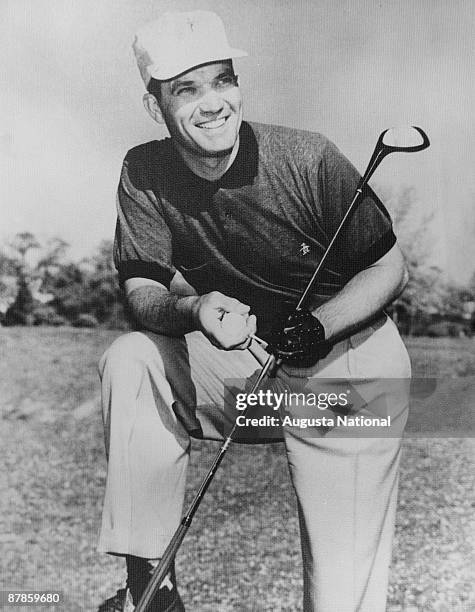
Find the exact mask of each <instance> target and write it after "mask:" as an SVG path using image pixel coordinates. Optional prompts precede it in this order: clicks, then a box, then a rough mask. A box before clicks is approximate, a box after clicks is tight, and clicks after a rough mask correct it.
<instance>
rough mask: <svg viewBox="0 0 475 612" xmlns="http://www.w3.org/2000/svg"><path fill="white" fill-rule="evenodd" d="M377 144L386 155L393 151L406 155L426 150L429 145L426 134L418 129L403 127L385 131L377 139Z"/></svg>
mask: <svg viewBox="0 0 475 612" xmlns="http://www.w3.org/2000/svg"><path fill="white" fill-rule="evenodd" d="M378 144H379V145H380V146H381V147H383V148H384V150H385V154H386V155H387V154H388V153H393V152H395V151H404V152H406V153H414V152H416V151H422V150H423V149H427V147H428V146H429V144H430V143H429V138H428V137H427V134H426V133H425V132H424V130H422V129H421V128H420V127H415V126H404V127H393V128H389V129H388V130H385V131H384V132H383V133H382V134H381V136H380V137H379V140H378ZM376 148H378V146H377V147H376Z"/></svg>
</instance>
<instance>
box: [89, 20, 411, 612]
mask: <svg viewBox="0 0 475 612" xmlns="http://www.w3.org/2000/svg"><path fill="white" fill-rule="evenodd" d="M134 50H135V54H136V58H137V62H138V66H139V69H140V72H141V75H142V78H143V80H144V83H145V85H146V88H147V93H146V94H145V95H144V104H145V108H146V110H147V112H148V113H149V115H150V116H151V117H152V119H154V120H155V121H156V122H158V123H165V125H166V127H167V128H168V130H169V132H170V137H171V138H167V139H164V140H161V141H152V142H149V143H147V144H144V145H141V146H139V147H136V148H135V149H132V150H131V151H129V153H128V154H127V156H126V159H125V161H124V166H123V170H122V175H121V180H120V185H119V192H118V221H117V229H116V238H115V261H116V265H117V268H118V271H119V277H120V281H121V283H122V285H123V287H124V290H125V293H126V296H127V302H128V305H129V308H130V311H131V313H132V314H133V316H134V318H135V320H136V321H137V322H138V324H139V327H140V329H141V331H137V332H133V333H130V334H126V335H125V336H122V337H121V338H119V339H118V340H116V341H115V342H114V344H113V345H112V346H111V347H110V348H109V350H108V351H106V353H105V354H104V356H103V358H102V360H101V363H100V371H101V377H102V384H103V396H102V399H103V415H104V423H105V431H106V446H107V451H108V474H107V485H106V493H105V501H104V510H103V521H102V529H101V537H100V544H99V549H100V550H101V551H104V552H108V553H112V554H115V555H122V556H124V557H125V558H126V563H127V571H128V580H127V589H122V590H120V591H119V592H118V593H117V595H116V596H114V597H113V598H111V599H109V600H107V602H105V603H104V604H102V606H101V607H100V610H102V611H107V610H122V609H126V608H125V606H126V605H128V604H127V601H129V603H130V600H132V601H133V603H134V604H137V602H138V600H139V598H140V595H141V593H142V592H143V590H144V588H145V585H146V583H147V581H148V579H149V578H150V574H151V572H152V570H153V567H154V566H155V565H156V564H157V562H158V560H159V559H160V557H161V555H162V554H163V551H164V549H165V548H166V546H167V544H168V543H169V540H170V538H171V537H172V535H173V533H174V531H175V529H176V527H177V526H178V523H179V519H180V517H181V512H182V504H183V496H184V488H185V477H186V468H187V463H188V456H189V448H190V434H191V435H193V436H195V437H204V438H206V439H220V438H221V437H222V435H223V432H224V431H225V430H226V429H228V428H229V427H230V426H231V425H232V421H233V417H235V416H236V414H235V411H234V414H233V413H232V411H231V412H230V411H229V410H225V409H224V407H225V400H224V380H225V379H230V378H233V379H236V378H242V379H249V377H250V376H252V375H253V374H255V372H256V370H257V369H258V363H257V361H256V359H255V357H254V356H253V355H256V354H257V356H258V357H259V359H261V360H262V357H263V356H265V353H264V351H263V349H262V348H259V347H256V346H255V345H254V344H255V343H254V342H253V343H252V345H251V346H250V343H251V336H252V335H254V334H255V332H256V330H257V333H258V334H259V336H260V337H262V338H264V339H265V340H266V341H267V342H269V343H270V345H269V350H271V351H273V352H274V353H275V354H276V355H277V356H278V357H279V358H280V359H282V361H283V363H282V365H281V367H280V368H279V369H278V370H277V372H276V374H275V378H274V380H273V382H271V383H270V384H272V385H273V388H274V389H278V390H280V392H281V393H284V392H286V391H289V390H290V391H291V390H295V389H299V390H301V389H302V388H306V389H307V390H308V389H309V388H315V384H316V383H317V381H318V384H320V382H322V381H323V380H324V381H325V384H326V387H325V388H328V385H330V388H331V389H332V390H335V391H337V390H338V389H337V388H338V383H337V382H336V381H335V379H345V380H348V379H365V381H366V382H365V381H364V382H363V383H362V384H361V385H360V386H358V385H357V382H355V388H357V389H358V390H359V393H360V395H361V397H364V402H365V408H364V409H363V412H364V411H365V410H370V412H371V410H373V409H374V406H375V405H376V404H377V405H378V406H379V404H378V402H379V401H380V399H381V397H383V399H384V401H383V404H384V407H385V409H386V410H387V411H388V413H389V414H390V415H391V416H392V418H393V420H394V421H397V422H398V423H400V425H401V426H403V424H404V421H405V418H406V414H407V397H406V394H405V393H404V392H401V390H400V388H398V389H397V390H396V391H393V390H391V388H390V387H391V386H390V385H389V386H388V385H387V384H383V385H380V384H378V382H377V381H378V380H381V379H388V378H394V379H398V378H400V379H404V378H405V379H407V378H408V377H409V376H410V366H409V361H408V356H407V353H406V351H405V348H404V346H403V344H402V342H401V340H400V338H399V335H398V333H397V331H396V329H395V327H394V325H393V324H392V322H391V321H390V320H389V319H388V318H387V317H386V316H385V315H384V314H383V312H382V311H383V308H384V307H385V306H386V305H387V304H388V303H389V302H390V301H391V300H393V299H394V298H395V296H397V295H398V294H399V292H400V291H401V290H402V288H403V287H404V285H405V282H406V272H405V267H404V262H403V257H402V255H401V253H400V251H399V248H398V246H397V244H396V239H395V237H394V234H393V232H392V229H391V222H390V219H389V216H388V214H387V212H386V211H385V209H384V207H383V205H382V204H381V203H380V202H379V201H378V199H377V197H376V196H375V195H374V193H373V192H372V191H371V190H368V192H367V194H366V197H365V199H364V200H363V202H362V203H361V205H360V206H359V207H358V209H357V211H356V212H355V214H354V215H353V216H352V218H351V219H350V221H349V224H348V227H347V229H346V230H345V231H344V233H343V235H342V236H341V240H339V242H338V245H337V247H336V248H335V252H334V255H333V256H332V257H331V258H330V261H329V263H328V266H327V268H326V269H325V272H324V274H323V275H322V277H321V279H320V282H319V285H318V288H317V289H316V290H315V292H314V294H313V295H312V302H311V304H310V308H308V309H306V310H303V311H300V312H298V313H297V314H293V313H294V310H295V305H296V303H297V301H298V297H299V296H300V294H301V292H302V291H303V289H304V288H305V286H306V284H307V283H308V280H309V279H310V277H311V275H312V272H313V270H314V269H315V267H316V265H317V263H318V261H319V260H320V259H321V257H322V255H323V253H324V251H325V249H326V247H327V246H328V243H329V241H330V240H331V238H332V236H333V234H334V232H335V230H336V228H337V226H338V224H339V222H340V220H341V218H342V216H343V214H344V212H345V209H346V207H347V206H348V204H349V202H350V201H351V199H352V196H353V194H354V191H355V189H356V185H357V182H358V179H359V176H358V173H357V172H356V170H355V169H354V168H353V167H352V166H351V164H350V163H349V162H348V161H347V160H346V159H345V158H344V157H343V156H342V155H341V153H340V152H339V151H338V149H337V148H336V147H335V146H334V145H333V144H332V143H331V142H330V141H328V139H326V138H325V137H324V136H322V135H319V134H311V133H309V132H303V131H298V130H292V129H289V128H281V127H276V126H266V125H261V124H255V123H247V122H245V121H243V117H242V114H243V113H242V101H241V94H240V90H239V86H238V80H237V76H236V75H235V73H234V68H233V63H232V59H233V58H238V57H243V56H244V55H246V54H245V53H244V52H243V51H240V50H239V49H234V48H231V47H230V46H229V43H228V40H227V37H226V34H225V31H224V26H223V24H222V22H221V20H220V19H219V18H218V17H217V16H216V15H215V14H213V13H209V12H205V11H195V12H191V13H167V14H165V15H164V16H163V17H162V18H161V19H159V20H158V21H155V22H153V23H151V24H148V25H147V26H145V27H144V28H143V29H142V30H141V31H140V32H139V33H138V34H137V37H136V40H135V43H134ZM289 85H290V76H289V82H288V83H287V86H289ZM229 313H234V315H240V316H241V317H242V325H226V324H225V323H224V322H225V320H226V317H225V316H224V315H226V314H229ZM284 327H285V332H280V331H279V330H281V329H282V328H284ZM185 334H186V336H185ZM248 348H249V349H251V351H252V352H251V351H249V350H247V349H248ZM259 350H260V351H261V355H258V353H259ZM262 353H264V355H262ZM368 380H371V381H373V383H372V385H370V386H368V384H367V381H368ZM332 381H335V382H333V383H332ZM307 383H308V385H310V386H308V385H307ZM312 384H313V387H312ZM318 384H317V387H316V388H318ZM306 385H307V386H306ZM332 385H333V387H332ZM368 406H371V409H368ZM287 410H289V411H290V413H291V414H292V413H293V414H296V410H295V408H294V407H292V406H290V407H288V408H287ZM376 410H378V408H377V407H376ZM315 411H316V410H315ZM315 411H314V412H315ZM297 412H298V411H297ZM279 432H280V430H279ZM268 433H269V432H268V431H267V430H265V429H264V430H261V429H260V428H254V429H253V430H252V431H251V434H250V435H251V436H252V437H253V438H255V440H256V441H259V440H261V441H262V440H264V439H265V438H267V437H268ZM281 434H282V436H283V439H284V441H285V444H286V450H287V456H288V460H289V467H290V473H291V478H292V483H293V485H294V488H295V491H296V495H297V498H298V507H299V517H300V525H301V542H302V552H303V564H304V601H303V609H304V610H305V611H306V612H311V611H314V610H318V611H319V612H330V611H331V612H335V611H338V612H350V611H355V610H360V611H362V612H378V611H382V610H384V609H385V601H386V586H387V576H388V565H389V559H390V553H391V536H392V530H393V525H394V514H395V505H396V491H397V474H398V463H399V453H400V440H399V439H397V438H394V437H384V438H374V437H361V436H360V437H357V436H354V435H352V432H350V431H349V428H347V427H345V426H341V427H330V428H328V429H322V428H318V427H315V428H313V430H312V431H311V434H310V436H309V435H308V432H306V431H305V430H303V429H302V430H301V429H299V428H298V427H287V426H285V427H283V429H282V432H281ZM246 435H247V436H248V435H249V432H247V434H246ZM258 606H259V604H258V602H256V609H259V608H258ZM151 609H153V610H156V611H161V612H163V611H166V612H177V611H180V610H184V606H183V603H182V600H181V598H180V596H179V595H178V592H177V588H176V582H175V574H174V569H172V571H171V572H170V574H169V576H168V577H167V580H166V581H165V582H164V583H163V584H162V586H161V588H160V589H159V592H158V594H157V596H156V598H155V600H154V602H153V605H152V608H151Z"/></svg>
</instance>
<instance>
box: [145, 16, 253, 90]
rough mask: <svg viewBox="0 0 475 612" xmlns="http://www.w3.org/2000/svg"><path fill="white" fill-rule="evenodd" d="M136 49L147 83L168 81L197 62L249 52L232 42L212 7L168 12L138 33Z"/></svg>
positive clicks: (196, 64)
mask: <svg viewBox="0 0 475 612" xmlns="http://www.w3.org/2000/svg"><path fill="white" fill-rule="evenodd" d="M133 49H134V53H135V57H136V60H137V65H138V68H139V70H140V74H141V75H142V79H143V81H144V83H145V86H147V85H148V83H149V81H150V79H151V78H152V77H153V78H154V79H158V80H160V81H165V80H167V79H171V78H173V77H175V76H177V75H179V74H181V73H182V72H186V71H187V70H190V69H191V68H193V67H194V66H199V65H201V64H206V63H207V62H213V61H220V60H224V59H230V58H235V57H245V56H246V55H247V53H246V52H245V51H242V50H241V49H234V48H232V47H230V46H229V43H228V39H227V37H226V32H225V30H224V24H223V22H222V21H221V19H220V17H218V15H216V13H212V12H211V11H191V12H186V13H164V14H163V15H162V17H160V19H157V20H156V21H152V22H150V23H148V24H146V25H145V26H143V27H142V28H141V29H140V30H139V31H138V32H137V34H136V36H135V40H134V43H133Z"/></svg>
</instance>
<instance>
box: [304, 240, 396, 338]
mask: <svg viewBox="0 0 475 612" xmlns="http://www.w3.org/2000/svg"><path fill="white" fill-rule="evenodd" d="M407 280H408V273H407V269H406V266H405V263H404V257H403V255H402V253H401V250H400V249H399V247H398V245H397V244H395V245H394V246H393V247H392V248H391V250H390V251H388V252H387V253H386V254H385V255H384V256H383V257H381V259H379V260H378V261H376V262H375V263H374V264H372V265H371V266H369V267H368V268H366V269H364V270H362V271H361V272H359V273H358V274H356V275H355V276H354V277H353V278H352V279H351V280H350V281H349V282H348V283H347V284H346V285H345V287H343V289H342V290H341V291H339V292H338V293H337V294H336V295H334V296H333V297H332V298H330V299H329V300H328V302H326V303H325V304H323V305H322V306H319V307H318V308H316V309H315V310H314V311H313V312H312V314H314V315H315V316H316V317H317V318H318V319H319V320H320V321H321V322H322V324H323V327H324V328H325V336H326V338H327V339H332V340H334V339H336V338H338V337H340V336H343V335H347V334H348V333H351V332H352V331H353V330H354V329H356V328H358V327H359V326H361V324H362V323H364V322H365V321H367V320H369V319H371V318H372V317H373V316H374V315H375V314H376V313H377V312H379V311H380V310H382V309H383V308H384V307H385V306H387V305H388V304H389V303H390V302H391V301H392V300H394V299H395V298H396V297H397V296H398V295H399V294H400V293H401V291H402V290H403V289H404V287H405V286H406V283H407Z"/></svg>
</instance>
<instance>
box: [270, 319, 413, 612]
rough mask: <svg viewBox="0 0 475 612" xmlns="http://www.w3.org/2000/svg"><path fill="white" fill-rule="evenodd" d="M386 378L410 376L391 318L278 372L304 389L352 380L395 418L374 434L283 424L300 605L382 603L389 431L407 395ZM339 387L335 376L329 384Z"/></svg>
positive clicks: (323, 611) (393, 474)
mask: <svg viewBox="0 0 475 612" xmlns="http://www.w3.org/2000/svg"><path fill="white" fill-rule="evenodd" d="M389 364H391V368H389V367H388V365H389ZM365 375H366V377H367V378H370V379H372V381H371V382H370V383H369V384H368V382H366V381H365V382H361V381H360V382H358V381H356V380H355V379H356V378H359V377H361V378H364V377H365ZM391 375H392V376H393V377H400V378H401V380H402V379H404V380H407V379H408V378H409V376H410V368H409V364H408V360H407V353H406V352H405V349H404V347H403V346H402V343H401V342H400V340H399V339H398V338H397V337H395V336H394V330H393V329H392V327H391V324H390V325H389V326H388V327H386V326H385V327H384V329H383V328H381V329H379V330H377V331H376V332H374V333H371V331H370V333H369V335H368V337H365V336H364V335H360V336H358V337H354V338H353V339H350V340H348V341H344V342H342V343H339V344H338V345H336V346H335V348H334V349H333V351H332V353H331V354H330V355H329V356H328V358H327V359H326V360H323V361H322V362H321V363H319V364H318V365H317V367H316V368H315V369H314V370H313V371H310V370H309V371H307V372H303V371H299V372H297V371H292V370H291V369H288V368H287V369H286V368H285V367H284V368H283V370H282V373H281V377H282V378H283V380H284V383H285V384H286V385H287V386H288V387H293V388H295V387H298V388H302V385H305V384H307V383H305V380H307V381H309V383H308V384H309V385H310V388H312V389H318V385H317V379H318V380H320V381H321V382H320V384H321V383H323V381H325V388H326V389H327V390H328V385H329V384H330V385H331V384H332V383H331V379H334V378H341V379H345V378H347V379H353V380H352V386H353V388H354V389H356V390H358V389H359V390H360V391H361V390H363V391H364V393H365V399H366V400H368V401H372V402H373V403H375V402H383V412H385V411H386V410H387V411H388V412H389V414H391V415H392V418H393V419H394V423H395V428H394V429H393V430H392V431H391V432H388V436H387V437H384V438H375V437H373V438H371V437H361V434H360V436H359V437H358V436H357V434H355V433H354V432H352V431H351V430H349V429H347V430H346V431H344V430H341V429H340V431H338V432H337V431H336V430H331V431H328V432H324V431H314V432H311V433H309V432H308V430H299V429H298V428H292V429H290V428H285V430H284V434H285V442H286V448H287V455H288V462H289V468H290V474H291V478H292V483H293V486H294V488H295V491H296V494H297V498H298V508H299V519H300V529H301V541H302V553H303V561H304V611H305V612H316V611H318V612H356V611H358V612H384V610H385V609H386V594H387V583H388V573H389V563H390V558H391V543H392V536H393V529H394V520H395V511H396V501H397V485H398V467H399V458H400V439H399V437H398V435H400V434H401V433H402V430H403V428H404V424H405V421H406V418H407V402H408V397H407V387H408V384H407V385H406V384H402V383H399V382H395V383H394V384H390V383H389V382H388V380H386V381H385V380H384V379H383V376H386V377H388V379H389V378H390V377H391ZM298 377H300V379H299V378H298ZM395 380H396V379H395ZM342 390H345V389H342V388H341V383H336V382H335V388H334V389H333V391H334V392H336V393H338V392H339V391H342ZM381 390H383V392H381ZM363 391H362V393H363ZM371 396H372V397H371ZM374 408H375V406H373V409H374ZM292 411H293V412H294V413H295V412H298V411H297V410H294V409H292ZM392 436H394V437H392Z"/></svg>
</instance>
